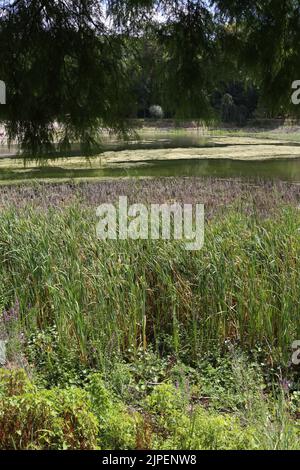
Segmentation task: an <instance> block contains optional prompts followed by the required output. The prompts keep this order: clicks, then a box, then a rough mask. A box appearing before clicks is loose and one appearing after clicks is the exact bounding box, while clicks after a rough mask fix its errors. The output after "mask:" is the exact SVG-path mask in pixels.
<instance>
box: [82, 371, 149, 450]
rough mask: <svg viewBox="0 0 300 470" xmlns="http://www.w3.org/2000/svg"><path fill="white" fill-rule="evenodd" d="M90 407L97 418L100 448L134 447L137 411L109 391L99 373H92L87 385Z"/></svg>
mask: <svg viewBox="0 0 300 470" xmlns="http://www.w3.org/2000/svg"><path fill="white" fill-rule="evenodd" d="M87 390H88V392H89V395H90V399H91V403H92V409H93V412H94V413H95V415H96V416H97V418H98V420H99V428H100V431H99V435H100V446H101V448H102V449H134V448H135V447H136V435H137V429H138V425H139V422H140V420H141V418H140V416H139V414H138V413H137V412H132V413H129V412H128V411H127V409H126V407H125V406H124V405H123V404H122V403H121V402H120V401H118V400H117V399H116V398H115V397H114V396H113V394H112V393H111V392H109V391H108V390H107V389H106V387H105V385H104V382H103V380H102V377H101V375H100V374H93V375H92V376H91V378H90V383H89V385H88V387H87Z"/></svg>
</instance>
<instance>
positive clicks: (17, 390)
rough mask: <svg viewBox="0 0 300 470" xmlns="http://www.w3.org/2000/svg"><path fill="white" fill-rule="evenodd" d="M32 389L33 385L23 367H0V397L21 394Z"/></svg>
mask: <svg viewBox="0 0 300 470" xmlns="http://www.w3.org/2000/svg"><path fill="white" fill-rule="evenodd" d="M33 390H34V385H33V384H32V383H31V382H30V380H29V378H28V376H27V374H26V372H25V370H24V369H0V397H2V396H5V397H12V396H14V395H22V394H24V393H27V392H32V391H33Z"/></svg>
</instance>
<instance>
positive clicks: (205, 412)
mask: <svg viewBox="0 0 300 470" xmlns="http://www.w3.org/2000/svg"><path fill="white" fill-rule="evenodd" d="M277 189H278V188H277ZM281 189H282V191H283V187H281ZM285 189H286V188H285ZM12 190H14V189H12ZM31 190H32V188H31V189H30V190H29V191H31ZM25 191H27V190H26V189H25ZM283 192H284V191H283ZM92 194H93V192H92ZM113 194H114V197H115V193H113ZM235 194H236V193H235ZM275 194H276V195H275ZM285 194H286V198H287V200H289V201H290V202H291V201H294V202H296V200H297V194H294V195H293V197H292V196H291V193H290V192H289V191H287V192H286V193H285ZM219 195H220V192H219ZM273 195H274V202H273V205H270V207H268V210H266V206H263V208H262V210H261V211H259V210H255V207H256V206H255V205H253V206H251V207H252V209H251V210H250V206H249V201H246V202H247V203H246V204H245V205H243V204H242V202H241V201H242V200H240V202H238V203H236V204H235V208H233V207H231V208H230V207H229V208H227V210H226V211H216V212H215V213H214V212H213V211H211V213H210V216H209V217H208V219H207V223H206V233H205V245H204V248H203V249H202V250H201V251H199V252H194V253H193V254H191V253H190V252H188V251H186V250H185V249H184V246H183V244H182V243H180V242H171V243H168V242H167V243H166V242H163V241H160V242H151V241H138V242H134V241H124V242H115V241H107V242H99V241H98V240H97V239H96V236H95V225H96V218H95V213H94V210H92V209H91V208H89V207H88V205H87V204H86V203H84V201H83V200H82V198H79V199H78V198H77V199H76V202H74V201H73V202H72V201H71V199H72V198H71V199H68V204H62V205H60V206H59V205H57V204H53V205H52V207H51V204H50V207H47V208H46V207H45V205H44V204H35V207H33V206H32V204H30V205H29V204H24V205H23V207H17V206H18V204H17V203H16V202H15V204H14V205H12V206H11V207H9V206H8V205H7V204H4V206H5V207H3V208H2V211H1V213H0V281H1V282H0V309H1V312H2V314H1V324H0V332H1V338H2V339H5V340H7V341H8V343H7V351H8V360H9V363H8V364H6V367H8V368H10V369H19V368H22V369H25V370H26V373H27V374H28V375H29V376H30V377H31V383H30V384H29V385H28V384H27V385H26V386H25V389H24V388H23V385H22V383H23V382H24V380H25V379H24V378H22V377H21V379H20V380H21V385H20V386H19V385H18V383H19V378H18V377H17V380H15V378H14V376H13V375H12V376H11V375H10V373H9V374H8V377H9V378H8V379H7V377H6V376H5V377H6V378H5V377H4V379H1V378H0V383H1V380H2V381H3V383H4V385H3V386H2V389H3V390H2V392H1V393H2V395H1V394H0V395H1V396H2V398H1V400H0V421H1V420H2V422H1V423H2V424H1V426H0V428H1V427H3V429H11V430H12V429H15V428H14V424H13V423H15V422H19V423H20V428H18V429H15V430H14V431H11V432H10V433H11V434H12V436H15V437H14V438H13V440H10V441H7V440H5V439H6V438H7V432H5V433H2V434H1V433H0V446H2V448H3V447H5V448H8V447H13V446H15V447H18V448H28V447H30V446H31V445H32V446H34V447H38V448H48V447H50V448H63V447H64V446H65V447H69V448H72V445H73V447H76V448H90V447H92V448H94V447H97V446H98V447H99V446H100V447H102V448H170V447H175V448H183V447H184V448H187V447H188V448H196V447H197V448H256V447H259V448H294V447H297V445H298V444H297V442H298V434H297V433H298V431H297V426H296V424H297V420H296V418H297V416H298V406H299V403H298V401H299V400H298V393H297V392H298V378H297V377H298V371H297V367H291V366H289V362H290V358H291V344H292V342H293V341H294V340H296V339H299V338H300V320H299V314H298V313H299V275H300V258H299V247H300V240H299V226H300V213H299V210H298V209H297V208H296V207H293V204H291V203H290V204H284V205H283V201H282V197H281V196H280V195H281V193H280V192H279V193H278V192H276V191H274V188H273ZM287 195H289V197H288V196H287ZM6 196H7V194H6ZM77 196H78V194H77ZM29 199H30V198H29ZM280 199H281V205H280V206H278V201H279V200H280ZM266 201H268V198H266ZM2 202H3V201H2ZM12 202H13V201H10V203H12ZM35 202H36V201H35ZM198 202H199V201H198ZM243 207H244V209H243ZM258 207H259V206H258ZM13 374H14V373H13ZM20 374H21V373H20ZM26 380H27V379H26ZM7 383H9V384H11V385H10V388H9V390H10V392H9V391H8V389H7V387H6V385H5V384H7ZM26 383H27V382H26ZM27 386H28V387H29V388H28V389H27V388H26V387H27ZM20 387H21V388H20ZM53 387H54V388H53ZM55 387H56V388H55ZM57 387H58V388H57ZM70 387H71V388H70ZM74 387H75V388H74ZM93 387H94V388H93ZM43 389H50V391H47V390H43ZM0 390H1V385H0ZM51 390H52V391H51ZM58 390H59V391H58ZM93 390H94V391H93ZM24 400H25V402H26V403H27V405H28V406H26V410H27V412H28V415H26V413H25V412H24V409H23V407H22V403H24ZM80 403H86V408H84V410H83V411H82V413H83V414H79V415H80V416H79V415H78V413H79V411H78V410H80V409H81V408H82V406H81V405H80ZM116 403H117V404H118V405H116ZM51 408H53V409H54V410H56V411H55V413H56V414H55V413H54V414H55V416H52V417H51V416H50V417H49V416H48V414H47V413H48V411H47V410H48V409H51ZM45 410H46V411H45ZM76 410H77V411H76ZM44 412H45V413H46V415H45V416H44V415H43V413H44ZM1 413H2V414H1ZM24 413H25V414H24ZM34 413H37V415H35V414H34ZM70 413H71V415H70ZM77 415H78V416H79V417H78V416H77ZM9 416H12V417H14V418H13V419H12V420H10V418H9ZM70 416H73V418H70ZM124 416H125V417H124ZM50 418H51V419H50ZM68 419H71V420H75V421H76V423H77V424H76V426H79V428H78V429H79V430H78V434H76V436H77V438H78V439H77V438H76V439H75V437H74V436H73V434H72V433H71V431H70V433H71V434H68V433H67V435H68V436H69V440H68V439H67V441H66V442H65V441H64V439H63V438H62V437H61V432H62V431H61V430H62V429H69V428H70V429H71V427H72V426H71V424H70V422H69V421H68ZM7 420H8V421H7ZM30 420H33V422H34V423H37V424H36V426H37V429H36V431H35V432H36V434H35V435H34V436H35V437H34V436H33V435H31V436H29V437H28V436H27V434H26V432H27V431H28V426H29V427H30V426H31V425H30V423H31V421H30ZM81 420H82V421H81ZM43 421H46V422H47V423H49V424H48V427H49V429H48V431H49V436H50V435H52V436H56V437H55V438H54V437H53V440H51V438H50V437H49V436H48V437H47V439H48V440H47V439H46V440H43V438H42V437H41V435H40V433H41V430H40V428H39V424H38V423H42V422H43ZM75 421H74V422H75ZM72 422H73V421H72ZM5 426H8V427H6V428H5ZM76 426H75V430H76V429H77V427H76ZM120 426H121V428H120ZM122 426H123V427H124V429H123V428H122ZM72 429H73V431H74V427H73V428H72ZM120 429H121V430H120ZM48 431H47V432H48ZM14 432H16V434H14ZM74 432H75V431H74ZM76 432H77V431H76ZM86 433H87V434H86ZM63 434H64V433H63ZM255 434H259V436H260V442H258V441H257V439H256V438H255ZM25 435H26V436H27V438H26V439H25V437H24V436H25ZM5 436H6V437H5ZM17 436H21V438H20V439H19V440H18V438H17ZM118 436H119V437H118ZM120 436H123V437H122V438H121V437H120ZM205 436H206V437H205ZM221 436H225V437H221ZM261 436H264V437H263V438H261ZM117 437H118V438H117ZM118 439H119V440H118ZM48 441H49V442H50V443H49V442H48ZM72 442H73V444H72Z"/></svg>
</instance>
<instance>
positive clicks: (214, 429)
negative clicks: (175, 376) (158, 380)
mask: <svg viewBox="0 0 300 470" xmlns="http://www.w3.org/2000/svg"><path fill="white" fill-rule="evenodd" d="M146 402H147V410H148V412H149V413H150V414H151V415H152V419H153V422H154V423H155V429H156V435H155V436H154V437H153V443H152V445H153V447H154V448H158V449H162V448H163V449H172V448H174V449H199V450H202V449H207V450H210V449H214V450H217V449H247V448H253V447H254V441H253V437H252V432H251V431H250V430H249V429H243V428H242V427H241V425H240V424H239V421H238V420H237V419H236V418H234V417H231V416H225V415H221V414H218V415H217V414H215V413H213V412H209V411H207V410H205V409H204V408H202V407H200V406H196V407H195V409H191V408H190V409H188V407H187V404H188V403H187V401H185V399H184V397H182V395H181V393H180V391H179V390H177V389H176V388H175V387H173V386H172V385H170V384H162V385H160V386H158V387H157V388H156V389H155V390H154V391H153V392H152V394H151V395H150V396H149V397H147V399H146Z"/></svg>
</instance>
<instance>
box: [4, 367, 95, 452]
mask: <svg viewBox="0 0 300 470" xmlns="http://www.w3.org/2000/svg"><path fill="white" fill-rule="evenodd" d="M1 376H2V377H1V379H3V377H4V380H1V384H4V385H5V386H6V391H7V395H5V394H4V393H1V396H0V449H6V450H7V449H94V448H96V447H97V435H98V421H97V419H96V417H95V416H94V415H93V414H92V413H91V410H90V404H89V397H88V394H87V393H86V392H85V391H84V390H81V389H78V388H75V387H71V388H68V389H65V390H60V389H52V390H36V389H34V387H32V386H31V384H30V382H29V381H28V379H25V377H26V376H25V375H24V372H23V371H18V372H17V371H13V372H11V371H8V372H7V371H4V372H1ZM16 377H19V382H18V386H19V388H17V387H16V386H15V385H14V387H12V388H11V386H10V384H11V383H14V382H13V379H16ZM7 384H8V385H7ZM30 389H31V391H29V390H30ZM4 391H5V387H2V392H4Z"/></svg>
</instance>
